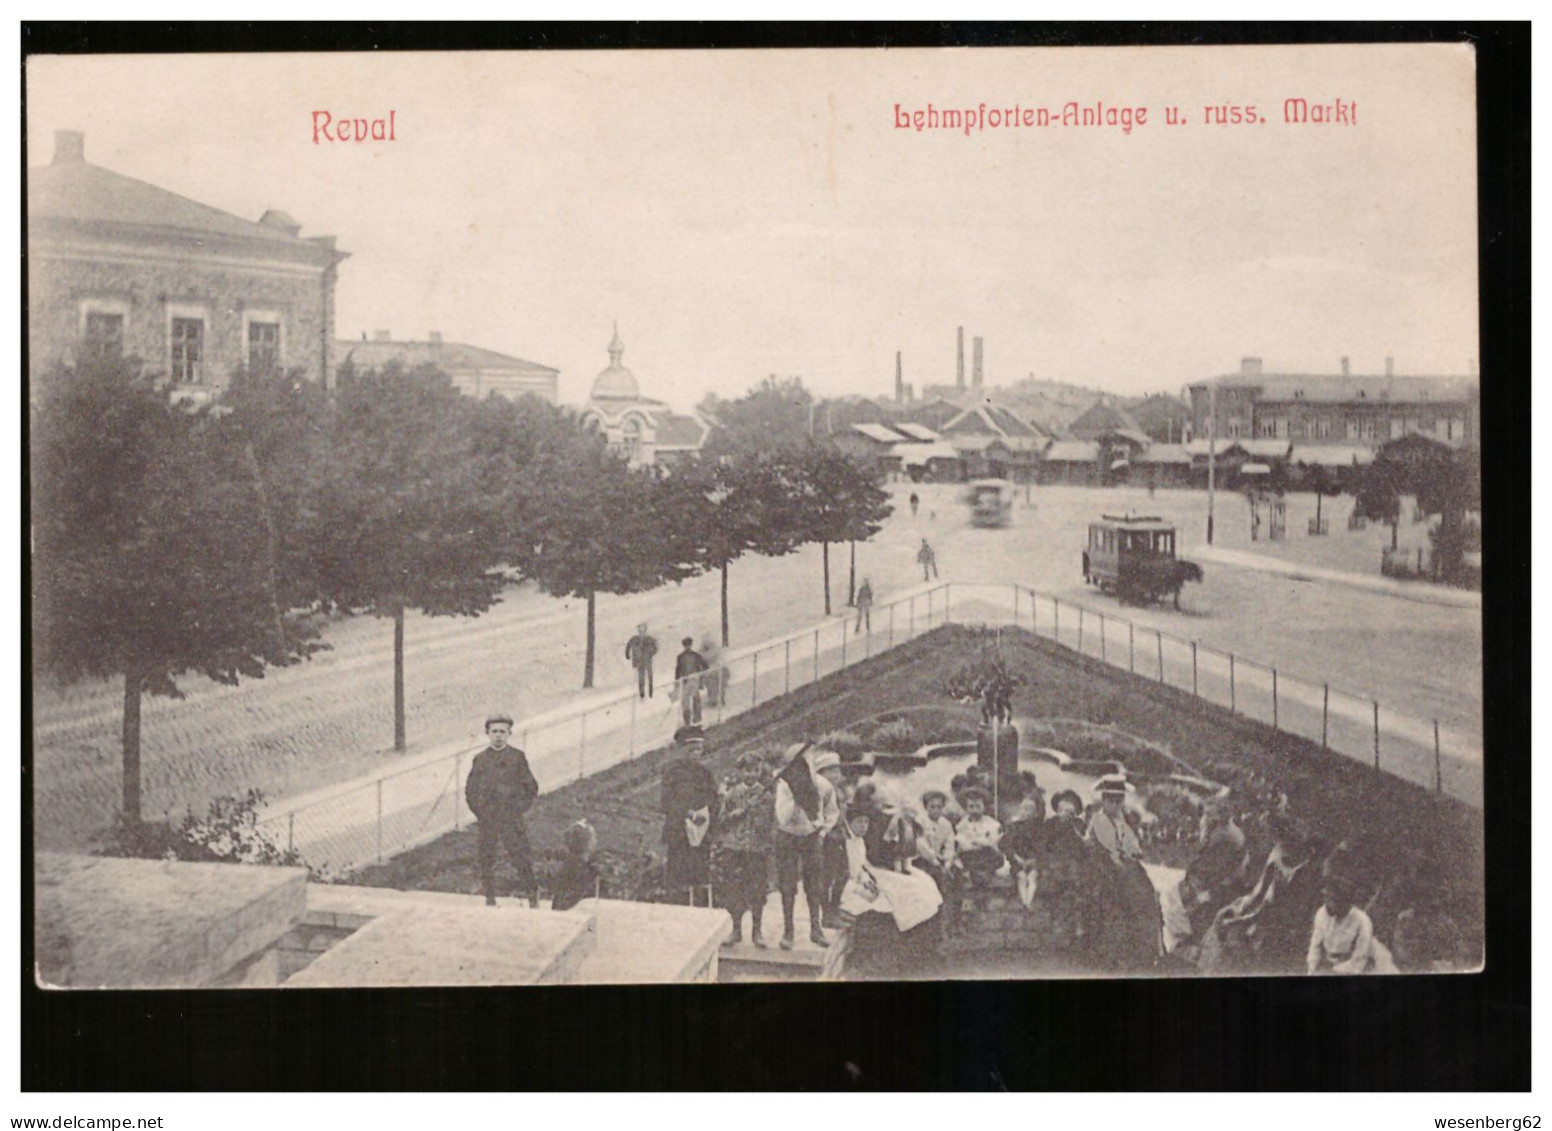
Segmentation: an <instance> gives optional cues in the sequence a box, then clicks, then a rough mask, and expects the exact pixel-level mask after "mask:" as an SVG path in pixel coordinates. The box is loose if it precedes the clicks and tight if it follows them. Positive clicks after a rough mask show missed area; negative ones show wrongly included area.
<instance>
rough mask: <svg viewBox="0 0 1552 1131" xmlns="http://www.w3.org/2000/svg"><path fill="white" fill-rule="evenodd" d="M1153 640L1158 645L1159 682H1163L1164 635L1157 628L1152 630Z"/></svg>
mask: <svg viewBox="0 0 1552 1131" xmlns="http://www.w3.org/2000/svg"><path fill="white" fill-rule="evenodd" d="M1153 642H1154V643H1155V644H1157V645H1158V646H1159V682H1160V683H1163V682H1164V635H1163V633H1161V632H1159V630H1158V629H1154V630H1153Z"/></svg>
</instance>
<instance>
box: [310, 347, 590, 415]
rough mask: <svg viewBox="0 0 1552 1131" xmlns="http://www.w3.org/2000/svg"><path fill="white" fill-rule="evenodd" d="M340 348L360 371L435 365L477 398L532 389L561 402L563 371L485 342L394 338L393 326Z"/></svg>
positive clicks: (339, 352)
mask: <svg viewBox="0 0 1552 1131" xmlns="http://www.w3.org/2000/svg"><path fill="white" fill-rule="evenodd" d="M335 351H336V356H337V357H338V358H339V363H340V364H341V365H345V364H347V363H348V364H350V365H352V366H354V367H355V368H356V369H358V370H366V369H381V368H382V367H383V366H385V365H387V364H388V363H389V362H390V361H398V362H399V363H400V364H402V365H403V366H404V367H405V368H406V369H414V368H415V367H416V366H419V365H434V366H436V367H437V368H438V369H440V370H441V371H442V372H443V373H446V374H447V375H448V376H449V377H451V378H452V380H453V384H454V385H456V386H457V387H458V388H459V390H460V391H461V392H463V393H464V394H465V395H467V396H471V397H476V398H483V397H486V396H488V395H489V394H491V393H499V394H500V395H501V396H504V397H507V398H509V399H512V400H516V399H517V398H518V397H520V396H522V395H524V394H525V393H532V394H533V395H534V396H536V397H540V398H542V399H543V400H544V401H546V402H547V403H549V404H555V403H556V398H555V386H556V381H557V380H558V378H559V377H560V370H558V369H551V368H550V367H549V366H548V365H540V364H538V363H537V362H533V361H524V360H523V359H522V358H520V357H510V356H508V355H507V354H504V353H497V352H496V351H495V350H488V349H484V348H482V347H480V346H471V345H467V344H465V343H463V342H448V341H443V339H442V335H441V334H439V333H438V332H436V331H435V330H433V331H432V332H431V334H430V335H429V336H428V337H427V339H426V340H425V341H423V342H415V341H402V342H401V341H394V340H393V339H392V338H391V337H390V336H389V333H388V331H387V330H378V331H377V332H376V333H374V334H373V335H372V337H371V339H370V340H367V339H363V340H362V341H359V342H352V341H341V342H337V343H335Z"/></svg>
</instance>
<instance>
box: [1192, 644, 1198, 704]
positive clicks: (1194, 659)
mask: <svg viewBox="0 0 1552 1131" xmlns="http://www.w3.org/2000/svg"><path fill="white" fill-rule="evenodd" d="M1191 698H1193V699H1198V698H1200V696H1199V695H1198V694H1197V690H1196V641H1195V640H1193V641H1191Z"/></svg>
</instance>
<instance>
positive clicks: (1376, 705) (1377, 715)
mask: <svg viewBox="0 0 1552 1131" xmlns="http://www.w3.org/2000/svg"><path fill="white" fill-rule="evenodd" d="M1374 768H1375V769H1376V770H1377V769H1379V768H1380V701H1379V700H1378V699H1376V700H1375V701H1374Z"/></svg>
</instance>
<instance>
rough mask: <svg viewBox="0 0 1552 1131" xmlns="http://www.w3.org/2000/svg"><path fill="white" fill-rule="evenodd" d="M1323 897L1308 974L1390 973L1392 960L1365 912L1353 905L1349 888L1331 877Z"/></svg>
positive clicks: (1348, 884) (1312, 943) (1308, 964)
mask: <svg viewBox="0 0 1552 1131" xmlns="http://www.w3.org/2000/svg"><path fill="white" fill-rule="evenodd" d="M1324 895H1325V902H1324V903H1322V904H1321V905H1320V909H1319V910H1318V911H1316V912H1315V929H1314V930H1313V931H1312V932H1311V933H1310V944H1309V954H1308V956H1307V957H1306V959H1305V968H1306V969H1307V970H1308V971H1309V972H1310V973H1311V974H1368V973H1371V972H1374V971H1375V970H1376V969H1378V970H1382V971H1384V972H1386V973H1389V972H1391V969H1393V960H1392V959H1391V957H1390V954H1389V952H1388V951H1386V950H1385V949H1384V947H1383V946H1382V945H1381V944H1380V942H1379V940H1378V939H1376V938H1375V937H1374V924H1373V923H1372V922H1370V920H1369V913H1368V912H1367V911H1365V910H1364V909H1363V908H1361V907H1355V906H1353V888H1352V885H1351V884H1350V883H1348V882H1347V881H1345V880H1343V879H1339V878H1336V877H1332V878H1331V879H1330V880H1329V881H1328V882H1327V884H1326V889H1325V892H1324Z"/></svg>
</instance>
